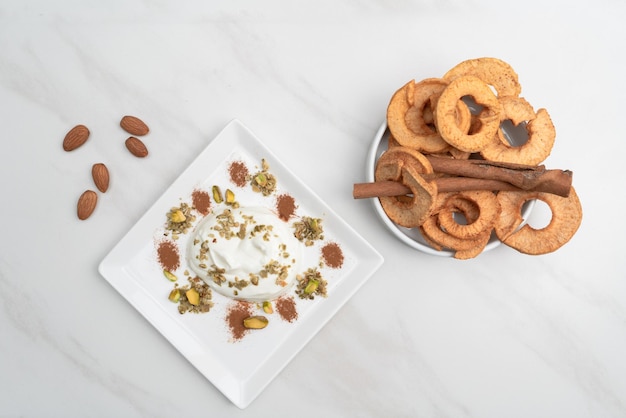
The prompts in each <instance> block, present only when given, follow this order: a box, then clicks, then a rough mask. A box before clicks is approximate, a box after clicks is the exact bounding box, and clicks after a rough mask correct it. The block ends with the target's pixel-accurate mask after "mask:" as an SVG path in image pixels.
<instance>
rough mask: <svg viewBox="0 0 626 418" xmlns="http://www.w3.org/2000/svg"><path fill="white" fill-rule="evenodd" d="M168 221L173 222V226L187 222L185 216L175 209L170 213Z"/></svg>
mask: <svg viewBox="0 0 626 418" xmlns="http://www.w3.org/2000/svg"><path fill="white" fill-rule="evenodd" d="M170 220H171V221H172V222H174V223H175V224H179V223H182V222H185V221H186V220H187V217H186V216H185V214H184V213H183V211H182V210H180V209H177V210H175V211H173V212H171V214H170Z"/></svg>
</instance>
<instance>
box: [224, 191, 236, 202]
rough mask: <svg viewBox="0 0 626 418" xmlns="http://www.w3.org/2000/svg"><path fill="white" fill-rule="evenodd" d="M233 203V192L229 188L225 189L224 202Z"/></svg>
mask: <svg viewBox="0 0 626 418" xmlns="http://www.w3.org/2000/svg"><path fill="white" fill-rule="evenodd" d="M233 203H235V193H234V192H233V191H232V190H230V189H226V204H228V205H231V204H233Z"/></svg>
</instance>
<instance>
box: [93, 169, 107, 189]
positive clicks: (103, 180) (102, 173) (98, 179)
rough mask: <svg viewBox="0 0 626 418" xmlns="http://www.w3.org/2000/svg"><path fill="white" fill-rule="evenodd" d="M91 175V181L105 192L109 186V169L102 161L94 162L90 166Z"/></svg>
mask: <svg viewBox="0 0 626 418" xmlns="http://www.w3.org/2000/svg"><path fill="white" fill-rule="evenodd" d="M91 177H93V182H94V184H95V185H96V187H97V188H98V190H100V191H101V192H102V193H105V192H106V191H107V190H108V188H109V169H108V168H107V166H106V165H104V164H102V163H98V164H94V165H93V167H91Z"/></svg>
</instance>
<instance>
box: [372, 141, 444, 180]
mask: <svg viewBox="0 0 626 418" xmlns="http://www.w3.org/2000/svg"><path fill="white" fill-rule="evenodd" d="M387 165H396V166H397V168H396V174H395V175H396V177H399V176H400V168H402V167H403V166H405V165H413V166H414V168H415V169H416V170H417V172H418V173H421V174H431V173H432V172H433V167H432V165H431V164H430V161H428V158H426V156H425V155H424V154H422V153H421V152H419V151H416V150H414V149H412V148H409V147H403V146H402V145H394V146H393V147H391V148H389V149H388V150H387V151H385V152H384V153H383V154H382V155H381V156H380V157H379V158H378V161H377V162H376V171H375V172H374V178H375V179H376V180H379V178H378V177H379V174H377V171H378V170H381V169H382V167H383V166H387ZM379 167H380V168H379Z"/></svg>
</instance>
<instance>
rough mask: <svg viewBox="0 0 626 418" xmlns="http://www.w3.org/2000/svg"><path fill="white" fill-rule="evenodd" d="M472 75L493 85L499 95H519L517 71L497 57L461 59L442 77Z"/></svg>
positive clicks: (449, 78) (451, 77)
mask: <svg viewBox="0 0 626 418" xmlns="http://www.w3.org/2000/svg"><path fill="white" fill-rule="evenodd" d="M465 75H473V76H475V77H478V78H480V79H481V80H483V81H484V82H485V83H487V84H489V85H491V86H493V87H494V89H495V90H496V91H497V92H498V97H500V96H519V94H520V93H521V91H522V87H521V85H520V83H519V79H518V76H517V73H516V72H515V71H514V70H513V67H511V66H510V65H509V64H507V63H506V62H504V61H502V60H500V59H498V58H489V57H486V58H474V59H469V60H466V61H463V62H461V63H459V64H457V65H455V66H454V67H452V68H451V69H450V70H449V71H448V72H447V73H445V74H444V76H443V79H444V80H446V81H452V80H454V79H455V78H457V77H460V76H465Z"/></svg>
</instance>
